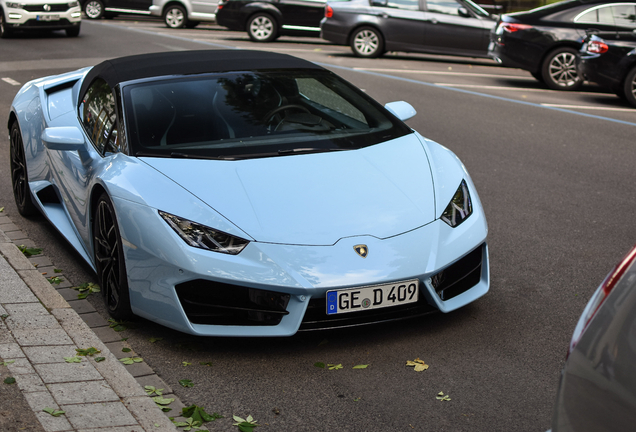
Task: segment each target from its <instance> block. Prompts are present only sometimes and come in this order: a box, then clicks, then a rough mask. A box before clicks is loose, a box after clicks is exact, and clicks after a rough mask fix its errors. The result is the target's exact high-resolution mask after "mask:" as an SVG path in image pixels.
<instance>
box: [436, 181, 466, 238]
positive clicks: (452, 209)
mask: <svg viewBox="0 0 636 432" xmlns="http://www.w3.org/2000/svg"><path fill="white" fill-rule="evenodd" d="M472 213H473V203H472V202H471V201H470V194H469V193H468V186H467V185H466V180H462V182H461V183H460V185H459V187H458V188H457V192H455V195H453V199H451V201H450V203H448V206H446V209H445V210H444V213H442V217H441V219H442V220H443V221H444V222H446V223H447V224H448V225H450V226H451V227H452V228H455V227H456V226H458V225H459V224H460V223H462V222H464V221H465V220H466V218H468V216H470V215H471V214H472Z"/></svg>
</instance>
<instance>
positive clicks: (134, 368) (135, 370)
mask: <svg viewBox="0 0 636 432" xmlns="http://www.w3.org/2000/svg"><path fill="white" fill-rule="evenodd" d="M124 367H125V368H126V370H127V371H128V373H129V374H131V375H132V376H134V377H135V378H137V377H140V376H145V375H153V374H154V373H155V371H153V370H152V368H151V367H150V366H148V365H147V364H146V363H145V362H142V363H133V364H131V365H124Z"/></svg>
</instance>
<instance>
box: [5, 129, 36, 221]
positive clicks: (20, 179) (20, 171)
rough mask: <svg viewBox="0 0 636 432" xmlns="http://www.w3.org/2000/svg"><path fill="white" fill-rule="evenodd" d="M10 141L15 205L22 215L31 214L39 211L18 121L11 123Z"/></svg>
mask: <svg viewBox="0 0 636 432" xmlns="http://www.w3.org/2000/svg"><path fill="white" fill-rule="evenodd" d="M10 141H11V142H10V149H9V153H10V155H9V159H10V161H11V186H12V187H13V198H14V199H15V205H16V206H17V207H18V213H20V214H21V215H22V216H31V215H33V214H35V213H36V212H37V208H36V207H35V204H33V201H32V200H31V188H30V187H29V174H28V171H27V164H26V156H25V154H24V144H23V142H22V133H21V132H20V126H18V122H17V121H16V122H13V124H12V125H11V132H10Z"/></svg>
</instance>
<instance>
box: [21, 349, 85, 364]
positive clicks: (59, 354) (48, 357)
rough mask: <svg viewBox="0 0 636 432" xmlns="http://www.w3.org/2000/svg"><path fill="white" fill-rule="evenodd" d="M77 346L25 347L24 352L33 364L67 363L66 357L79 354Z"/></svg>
mask: <svg viewBox="0 0 636 432" xmlns="http://www.w3.org/2000/svg"><path fill="white" fill-rule="evenodd" d="M75 348H77V346H75V345H58V346H33V347H23V348H22V350H23V351H24V354H26V356H27V358H28V359H29V361H30V362H31V364H40V363H66V362H65V361H64V357H72V356H74V355H76V354H77V352H76V351H75Z"/></svg>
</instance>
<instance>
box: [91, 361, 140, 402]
mask: <svg viewBox="0 0 636 432" xmlns="http://www.w3.org/2000/svg"><path fill="white" fill-rule="evenodd" d="M94 366H95V369H97V370H98V371H99V373H101V374H102V376H103V377H104V378H105V379H106V381H108V384H109V385H110V386H111V388H112V389H113V390H114V391H115V392H116V393H117V394H118V395H119V396H121V397H134V396H146V392H145V391H144V389H143V388H142V387H141V386H140V385H139V384H138V383H137V382H136V381H135V380H131V379H130V375H129V374H128V372H127V371H126V368H125V366H124V365H123V364H121V363H120V362H119V361H118V360H117V359H116V358H115V356H113V354H112V353H110V352H109V353H108V355H107V357H106V361H103V362H99V363H95V364H94Z"/></svg>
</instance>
